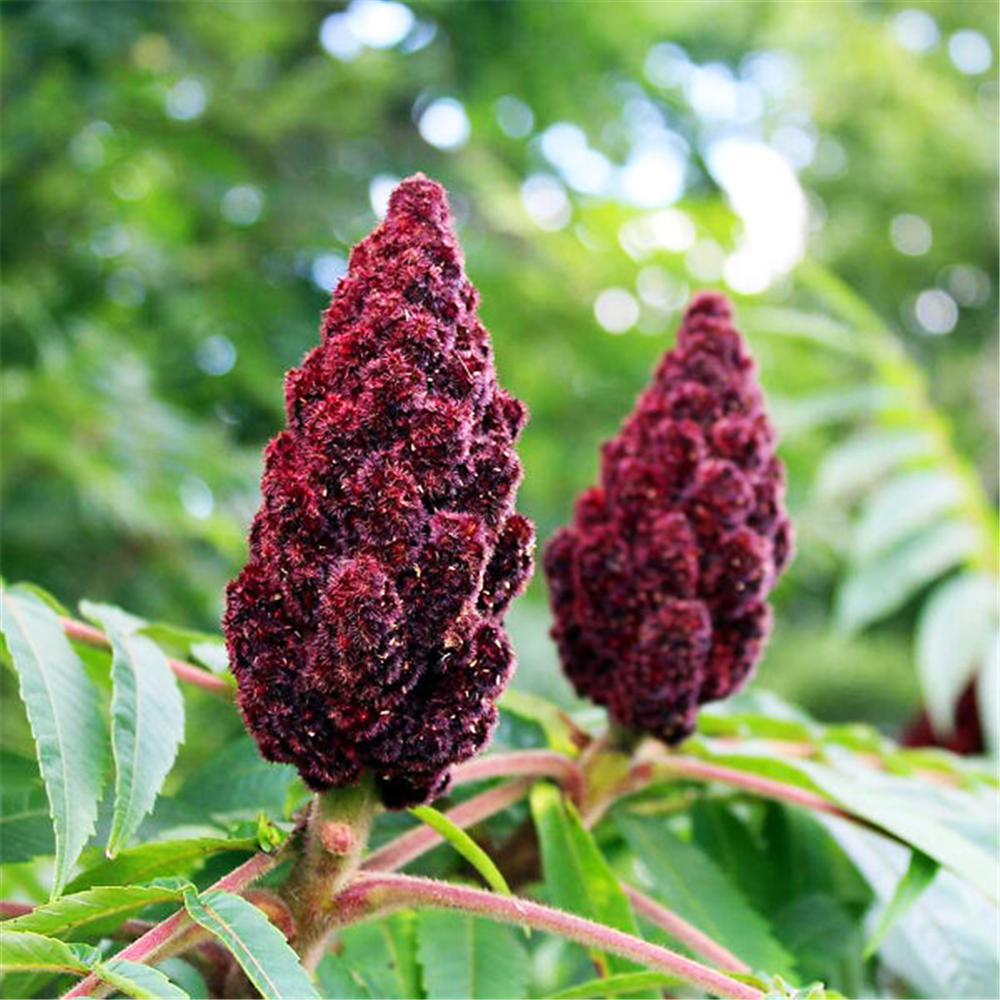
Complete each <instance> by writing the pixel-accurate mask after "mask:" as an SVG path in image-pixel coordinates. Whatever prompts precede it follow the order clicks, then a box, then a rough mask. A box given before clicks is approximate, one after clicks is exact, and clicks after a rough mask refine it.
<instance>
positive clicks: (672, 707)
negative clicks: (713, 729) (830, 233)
mask: <svg viewBox="0 0 1000 1000" xmlns="http://www.w3.org/2000/svg"><path fill="white" fill-rule="evenodd" d="M774 444H775V433H774V429H773V428H772V426H771V424H770V421H769V420H768V418H767V414H766V413H765V411H764V402H763V399H762V397H761V392H760V388H759V387H758V384H757V379H756V374H755V369H754V363H753V361H752V360H751V358H750V357H749V355H748V354H747V351H746V347H745V345H744V343H743V340H742V338H741V337H740V335H739V333H738V332H737V331H736V330H735V328H734V327H733V324H732V311H731V309H730V306H729V303H728V302H727V301H726V299H725V298H724V297H723V296H721V295H717V294H714V293H709V292H705V293H702V294H700V295H698V296H696V297H695V299H694V300H693V301H692V303H691V305H690V306H689V307H688V310H687V313H686V315H685V317H684V322H683V324H682V326H681V329H680V332H679V333H678V336H677V346H676V347H675V348H674V349H673V350H671V351H668V352H667V353H666V355H665V356H664V358H663V360H662V361H661V362H660V365H659V367H658V368H657V370H656V374H655V376H654V379H653V383H652V385H650V386H649V387H648V388H647V389H646V390H645V391H644V392H643V394H642V395H641V396H640V397H639V401H638V403H637V404H636V408H635V410H634V411H633V413H632V414H631V415H630V416H629V417H628V419H627V420H626V421H625V424H624V426H623V427H622V429H621V431H620V433H619V434H618V436H617V437H616V438H614V439H612V440H611V441H608V442H607V443H606V444H605V445H604V448H603V450H602V453H601V482H600V485H599V486H595V487H593V488H591V489H589V490H588V491H587V492H585V493H584V494H583V495H582V496H581V497H580V499H579V500H578V501H577V506H576V516H575V518H574V520H573V522H572V524H571V525H569V526H568V527H565V528H562V529H560V530H559V531H558V532H557V533H556V534H555V536H554V537H553V538H552V540H551V542H550V543H549V546H548V548H547V550H546V553H545V572H546V574H547V576H548V580H549V586H550V590H551V598H552V607H553V610H554V612H555V619H556V623H555V626H554V628H553V637H554V638H555V640H556V642H557V643H558V645H559V651H560V654H561V656H562V662H563V666H564V667H565V670H566V673H567V674H568V675H569V678H570V680H571V681H572V682H573V684H574V685H575V687H576V689H577V691H578V692H579V693H580V694H581V695H584V696H585V697H588V698H591V699H592V700H593V701H596V702H598V703H599V704H601V705H606V706H607V709H608V711H609V713H610V714H611V717H612V718H613V719H614V721H615V722H617V723H618V724H619V725H621V726H624V727H627V728H631V729H638V730H643V731H645V732H649V733H652V734H654V735H655V736H658V737H660V738H662V739H664V740H667V741H668V742H676V741H678V740H680V739H683V737H685V736H687V735H688V734H689V733H690V732H691V731H692V730H693V728H694V723H695V717H696V715H697V711H698V705H699V704H701V703H703V702H706V701H711V700H714V699H716V698H724V697H725V696H726V695H728V694H731V693H732V692H733V691H735V690H737V689H738V688H739V687H740V686H741V685H742V684H743V683H744V682H745V681H746V680H747V678H748V677H749V675H750V673H751V672H752V670H753V667H754V665H755V664H756V662H757V659H758V657H759V656H760V652H761V648H762V646H763V643H764V640H765V638H766V636H767V632H768V628H769V625H770V611H769V608H768V606H767V604H766V603H765V601H766V598H767V595H768V592H769V591H770V590H771V588H772V587H773V586H774V582H775V578H776V576H777V575H778V573H780V572H781V570H782V569H783V568H784V567H785V565H786V563H787V562H788V560H789V558H790V556H791V547H792V542H791V527H790V525H789V521H788V517H787V516H786V514H785V508H784V470H783V468H782V465H781V462H780V461H779V460H778V458H777V457H776V456H775V454H774Z"/></svg>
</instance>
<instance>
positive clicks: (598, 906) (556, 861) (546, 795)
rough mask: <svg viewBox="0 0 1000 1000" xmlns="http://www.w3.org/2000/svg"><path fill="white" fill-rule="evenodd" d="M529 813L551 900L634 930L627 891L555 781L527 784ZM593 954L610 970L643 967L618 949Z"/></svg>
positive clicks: (634, 932)
mask: <svg viewBox="0 0 1000 1000" xmlns="http://www.w3.org/2000/svg"><path fill="white" fill-rule="evenodd" d="M531 815H532V817H533V818H534V822H535V827H536V829H537V830H538V839H539V842H540V844H541V853H542V868H543V870H544V872H545V885H546V887H547V888H548V890H549V892H550V894H551V898H552V903H553V904H554V905H555V906H558V907H560V908H561V909H564V910H569V911H570V912H572V913H578V914H579V915H580V916H582V917H589V918H590V919H591V920H596V921H598V922H599V923H602V924H606V925H607V926H609V927H614V928H616V929H617V930H620V931H625V933H627V934H634V935H638V933H639V928H638V925H637V924H636V920H635V915H634V914H633V913H632V907H631V905H630V904H629V901H628V897H627V896H626V895H625V892H624V890H623V889H622V887H621V885H620V884H619V882H618V879H617V878H616V877H615V875H614V872H612V871H611V868H610V866H609V865H608V863H607V861H606V860H605V858H604V856H603V855H602V854H601V852H600V850H599V849H598V847H597V844H596V843H594V838H593V837H592V836H591V834H590V832H589V831H588V830H587V828H586V827H585V826H584V825H583V823H582V822H581V821H580V817H579V816H578V814H577V812H576V809H575V808H574V807H573V805H572V803H570V802H566V801H565V800H564V799H563V797H562V794H561V793H560V791H559V790H558V789H557V788H556V787H555V786H554V785H551V784H549V783H548V782H539V783H538V784H536V785H535V787H534V788H533V789H532V790H531ZM592 955H593V956H594V958H595V961H596V962H597V963H598V964H599V968H600V969H601V970H602V971H607V972H608V973H609V974H613V973H625V972H637V971H641V970H642V966H641V965H638V964H637V963H635V962H632V961H630V960H628V959H625V958H620V957H619V956H617V955H605V954H604V953H603V952H599V951H593V952H592ZM644 995H646V996H648V995H651V994H649V993H647V994H644Z"/></svg>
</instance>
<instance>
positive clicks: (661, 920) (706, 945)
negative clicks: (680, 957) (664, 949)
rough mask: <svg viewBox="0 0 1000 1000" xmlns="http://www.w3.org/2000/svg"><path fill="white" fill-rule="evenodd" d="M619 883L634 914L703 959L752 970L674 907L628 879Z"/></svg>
mask: <svg viewBox="0 0 1000 1000" xmlns="http://www.w3.org/2000/svg"><path fill="white" fill-rule="evenodd" d="M621 885H622V888H623V889H624V890H625V894H626V895H627V896H628V898H629V901H630V902H631V903H632V908H633V909H634V910H635V912H636V913H638V914H639V915H640V916H642V917H645V918H646V919H647V920H648V921H649V922H650V923H651V924H656V926H657V927H660V928H662V929H663V930H665V931H666V932H667V933H668V934H669V935H670V936H671V937H672V938H676V940H678V941H681V942H682V943H683V944H686V945H687V946H688V947H689V948H690V949H691V950H692V951H695V952H697V953H698V954H699V955H701V957H702V958H704V959H707V960H708V961H709V962H711V963H712V964H713V965H718V966H719V967H720V968H723V969H729V970H730V971H731V972H750V971H751V969H750V966H749V965H747V964H746V962H744V961H743V960H742V959H741V958H737V957H736V956H735V955H734V954H733V953H732V952H731V951H729V950H728V949H727V948H723V947H722V945H721V944H719V943H718V942H717V941H713V940H712V939H711V938H710V937H709V936H708V935H707V934H705V933H703V932H702V931H700V930H698V928H697V927H695V926H694V925H693V924H689V923H688V922H687V921H686V920H685V919H684V918H683V917H680V916H678V915H677V914H676V913H674V912H673V910H668V909H667V908H666V907H665V906H662V905H661V904H660V903H658V902H657V901H656V900H655V899H651V898H650V897H649V896H647V895H646V894H645V893H644V892H641V891H640V890H639V889H636V888H635V886H632V885H629V884H628V883H627V882H622V884H621Z"/></svg>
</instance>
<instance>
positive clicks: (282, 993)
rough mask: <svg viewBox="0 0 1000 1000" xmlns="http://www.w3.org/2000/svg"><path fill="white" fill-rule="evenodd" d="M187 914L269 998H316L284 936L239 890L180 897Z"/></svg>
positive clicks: (315, 993)
mask: <svg viewBox="0 0 1000 1000" xmlns="http://www.w3.org/2000/svg"><path fill="white" fill-rule="evenodd" d="M184 906H185V907H186V909H187V912H188V916H190V917H191V919H192V920H193V921H194V922H195V923H196V924H198V925H199V926H200V927H204V928H205V930H207V931H209V932H210V933H212V934H214V935H215V936H216V937H217V938H218V939H219V941H221V942H222V944H224V945H225V946H226V948H227V949H228V950H229V951H230V952H231V953H232V955H233V957H234V958H235V959H236V961H237V962H239V964H240V967H241V968H242V969H243V971H244V972H245V973H246V974H247V977H248V978H249V979H250V982H252V983H253V984H254V986H256V987H257V989H258V990H259V992H260V994H261V996H263V997H265V998H267V1000H282V998H286V1000H319V994H318V993H317V992H316V988H315V987H314V986H313V984H312V980H311V979H310V978H309V974H308V973H307V972H306V970H305V969H303V968H302V965H301V964H300V963H299V958H298V955H296V954H295V952H294V951H292V949H291V947H290V945H289V944H288V941H286V940H285V936H284V935H283V934H282V933H281V931H279V930H278V928H277V927H275V926H274V924H272V923H271V922H270V921H269V920H268V919H267V917H266V916H265V914H264V913H263V912H262V911H261V910H259V909H258V908H257V907H256V906H254V905H253V904H252V903H249V902H247V900H245V899H244V898H243V897H242V896H237V895H235V894H234V893H231V892H222V891H220V890H218V889H211V890H209V891H207V892H203V893H201V894H198V893H196V892H194V891H193V890H190V889H189V890H188V892H187V893H186V895H185V897H184Z"/></svg>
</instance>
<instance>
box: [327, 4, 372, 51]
mask: <svg viewBox="0 0 1000 1000" xmlns="http://www.w3.org/2000/svg"><path fill="white" fill-rule="evenodd" d="M319 43H320V45H322V46H323V48H324V50H325V51H326V52H328V53H329V54H330V55H331V56H333V57H334V58H335V59H339V60H340V61H341V62H350V61H351V60H352V59H355V58H357V57H358V56H359V55H360V54H361V50H362V49H363V48H364V43H363V42H362V41H361V39H360V38H358V36H357V35H355V34H354V31H353V29H352V28H351V19H350V18H349V17H348V15H347V14H346V13H344V12H343V11H341V12H339V13H337V14H330V15H329V16H327V17H325V18H323V23H322V24H321V25H320V26H319Z"/></svg>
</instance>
